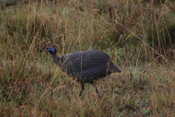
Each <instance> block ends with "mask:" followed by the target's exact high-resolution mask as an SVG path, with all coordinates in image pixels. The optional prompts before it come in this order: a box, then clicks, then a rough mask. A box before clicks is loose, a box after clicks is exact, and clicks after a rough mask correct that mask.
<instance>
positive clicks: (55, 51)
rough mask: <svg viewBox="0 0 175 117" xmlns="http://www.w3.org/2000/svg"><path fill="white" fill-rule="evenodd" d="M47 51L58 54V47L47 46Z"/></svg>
mask: <svg viewBox="0 0 175 117" xmlns="http://www.w3.org/2000/svg"><path fill="white" fill-rule="evenodd" d="M47 51H48V52H49V53H50V54H51V55H56V53H57V49H56V48H53V47H52V48H51V47H50V48H47Z"/></svg>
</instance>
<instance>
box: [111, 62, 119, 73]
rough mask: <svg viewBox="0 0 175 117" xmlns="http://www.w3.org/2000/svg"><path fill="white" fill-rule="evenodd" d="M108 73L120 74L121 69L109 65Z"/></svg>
mask: <svg viewBox="0 0 175 117" xmlns="http://www.w3.org/2000/svg"><path fill="white" fill-rule="evenodd" d="M109 71H110V72H111V73H114V72H121V69H120V68H118V67H117V66H116V65H115V64H113V63H111V64H110V66H109Z"/></svg>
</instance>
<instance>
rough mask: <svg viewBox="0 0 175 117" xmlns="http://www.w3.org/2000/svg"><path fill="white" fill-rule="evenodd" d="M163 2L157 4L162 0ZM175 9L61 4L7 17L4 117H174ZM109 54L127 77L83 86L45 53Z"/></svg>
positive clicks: (98, 2)
mask: <svg viewBox="0 0 175 117" xmlns="http://www.w3.org/2000/svg"><path fill="white" fill-rule="evenodd" d="M157 1H158V0H157ZM174 39H175V3H174V2H172V1H168V0H166V1H164V2H160V3H159V2H156V3H153V2H149V1H146V0H145V1H142V0H135V1H132V0H109V1H106V0H87V1H86V0H84V1H80V0H58V1H57V3H55V2H54V3H52V2H50V1H42V2H41V1H40V2H39V1H38V2H36V1H35V2H33V1H31V2H29V3H21V4H20V3H19V4H16V5H12V6H8V7H4V6H3V7H2V9H1V11H0V117H174V116H175V63H174V59H175V51H174V47H175V46H174V44H175V41H174ZM49 45H54V46H56V47H57V48H58V51H59V53H58V54H60V55H63V54H65V53H69V52H75V51H79V50H87V49H92V48H95V49H99V50H102V51H104V52H106V53H108V54H109V55H110V56H111V57H112V59H113V61H114V63H116V64H117V65H119V66H120V67H121V69H122V73H120V74H118V73H115V74H112V75H111V76H108V77H106V78H105V79H103V80H100V81H97V87H98V89H99V91H100V93H101V95H102V96H101V97H100V98H99V97H98V96H97V95H96V93H95V89H94V88H93V87H92V86H90V85H87V86H86V90H85V92H84V94H83V96H82V97H79V91H80V86H79V84H78V83H77V82H75V81H73V80H72V78H70V77H68V76H67V75H66V74H65V73H63V72H62V71H61V70H60V69H59V68H58V67H57V66H56V65H54V63H53V62H52V59H51V57H50V56H49V55H48V53H47V52H46V51H45V50H44V48H45V47H47V46H49Z"/></svg>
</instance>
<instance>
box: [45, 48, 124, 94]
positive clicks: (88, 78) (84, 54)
mask: <svg viewBox="0 0 175 117" xmlns="http://www.w3.org/2000/svg"><path fill="white" fill-rule="evenodd" d="M47 51H48V52H49V53H50V55H51V56H52V58H53V62H54V63H56V64H57V65H58V66H59V67H60V68H61V70H62V71H63V72H66V73H67V74H68V76H70V77H73V78H74V79H76V81H78V82H79V83H80V85H81V90H80V93H79V96H81V95H82V93H83V91H84V89H85V84H86V83H89V84H92V85H93V84H94V82H95V81H96V80H99V79H102V78H104V77H105V76H107V75H110V74H111V73H115V72H121V69H120V68H119V67H118V66H117V65H115V64H114V63H113V62H112V60H111V58H110V57H109V56H108V55H107V54H106V53H104V52H102V51H99V50H95V49H92V50H85V51H77V52H73V53H68V54H65V55H63V56H57V49H56V48H55V47H47ZM93 86H94V87H95V89H96V93H97V94H98V95H99V91H98V89H97V87H96V86H95V85H93Z"/></svg>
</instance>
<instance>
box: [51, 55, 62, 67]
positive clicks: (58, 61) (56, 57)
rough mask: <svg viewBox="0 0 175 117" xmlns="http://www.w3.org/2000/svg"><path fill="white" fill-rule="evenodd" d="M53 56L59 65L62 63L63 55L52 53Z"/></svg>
mask: <svg viewBox="0 0 175 117" xmlns="http://www.w3.org/2000/svg"><path fill="white" fill-rule="evenodd" d="M52 58H53V61H54V62H55V63H56V64H58V65H61V57H60V56H57V55H56V54H53V55H52Z"/></svg>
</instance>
